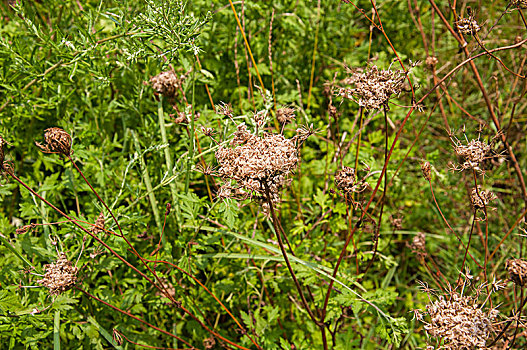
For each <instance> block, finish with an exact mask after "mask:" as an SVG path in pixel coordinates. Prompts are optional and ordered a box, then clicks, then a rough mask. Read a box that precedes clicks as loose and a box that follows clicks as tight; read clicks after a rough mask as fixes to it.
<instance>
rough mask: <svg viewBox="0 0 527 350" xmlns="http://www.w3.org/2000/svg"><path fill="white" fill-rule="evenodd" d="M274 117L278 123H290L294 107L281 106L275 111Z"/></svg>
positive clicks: (293, 115)
mask: <svg viewBox="0 0 527 350" xmlns="http://www.w3.org/2000/svg"><path fill="white" fill-rule="evenodd" d="M276 119H277V120H278V122H279V123H280V124H287V123H291V122H292V121H293V119H295V109H294V108H291V107H282V108H279V109H278V110H277V111H276Z"/></svg>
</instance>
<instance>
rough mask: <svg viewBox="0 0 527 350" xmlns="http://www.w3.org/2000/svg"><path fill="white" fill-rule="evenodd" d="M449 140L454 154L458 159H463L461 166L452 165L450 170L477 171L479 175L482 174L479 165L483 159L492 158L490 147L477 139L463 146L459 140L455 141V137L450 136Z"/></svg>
mask: <svg viewBox="0 0 527 350" xmlns="http://www.w3.org/2000/svg"><path fill="white" fill-rule="evenodd" d="M450 140H451V141H452V144H453V146H454V152H455V153H456V155H458V156H459V157H462V158H463V160H464V161H463V163H462V164H459V165H457V164H454V165H452V166H451V169H452V170H456V171H462V170H471V169H474V170H477V171H479V172H481V173H483V170H482V169H481V167H480V165H481V163H482V162H483V161H484V160H485V159H489V158H492V157H493V155H492V154H491V153H492V145H491V144H487V143H486V142H484V141H480V140H479V137H478V139H477V140H476V139H473V140H470V141H468V139H467V143H466V144H464V143H463V142H461V141H460V140H459V139H457V138H456V137H455V136H453V135H451V136H450Z"/></svg>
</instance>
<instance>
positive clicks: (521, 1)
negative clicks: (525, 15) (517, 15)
mask: <svg viewBox="0 0 527 350" xmlns="http://www.w3.org/2000/svg"><path fill="white" fill-rule="evenodd" d="M508 7H515V8H517V9H527V0H511V1H510V2H509V6H508Z"/></svg>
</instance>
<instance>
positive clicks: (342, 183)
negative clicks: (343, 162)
mask: <svg viewBox="0 0 527 350" xmlns="http://www.w3.org/2000/svg"><path fill="white" fill-rule="evenodd" d="M368 170H369V169H368ZM335 186H337V188H338V189H339V190H340V191H341V192H342V193H343V194H344V195H345V196H351V194H352V193H360V192H363V191H364V190H365V189H367V188H368V183H367V182H366V181H365V180H364V179H360V180H358V179H357V176H356V174H355V169H353V168H351V167H347V166H343V167H342V169H341V170H339V171H338V172H337V174H336V175H335Z"/></svg>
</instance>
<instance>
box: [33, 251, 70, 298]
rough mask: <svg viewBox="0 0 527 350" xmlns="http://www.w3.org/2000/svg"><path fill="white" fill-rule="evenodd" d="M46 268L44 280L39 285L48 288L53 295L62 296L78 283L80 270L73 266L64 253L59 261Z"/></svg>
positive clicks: (60, 255)
mask: <svg viewBox="0 0 527 350" xmlns="http://www.w3.org/2000/svg"><path fill="white" fill-rule="evenodd" d="M44 268H45V269H46V273H45V274H44V278H43V279H41V280H40V281H37V283H39V284H42V285H43V286H44V287H46V288H48V289H49V294H51V295H59V294H62V293H63V292H65V291H67V290H68V289H71V288H72V287H73V286H74V285H75V283H77V272H78V268H77V267H75V266H73V263H72V262H71V261H69V260H68V258H67V257H66V254H64V253H60V254H59V258H58V259H57V261H55V262H54V263H52V264H48V265H45V266H44Z"/></svg>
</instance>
